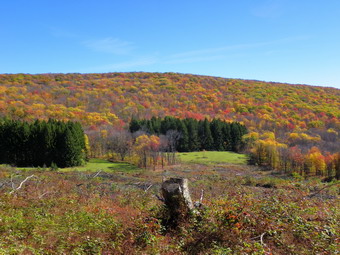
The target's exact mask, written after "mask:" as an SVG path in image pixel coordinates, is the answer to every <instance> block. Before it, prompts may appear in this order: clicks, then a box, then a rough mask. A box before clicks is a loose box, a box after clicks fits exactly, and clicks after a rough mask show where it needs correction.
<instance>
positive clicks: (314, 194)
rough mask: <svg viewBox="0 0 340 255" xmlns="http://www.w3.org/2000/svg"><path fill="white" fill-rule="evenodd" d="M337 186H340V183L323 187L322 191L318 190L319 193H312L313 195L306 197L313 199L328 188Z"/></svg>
mask: <svg viewBox="0 0 340 255" xmlns="http://www.w3.org/2000/svg"><path fill="white" fill-rule="evenodd" d="M335 185H340V182H336V183H332V184H330V185H327V186H325V187H323V188H322V189H320V190H318V191H316V192H314V193H312V194H310V195H308V196H306V197H309V198H312V197H314V196H316V195H317V194H319V193H320V192H321V191H323V190H325V189H328V188H330V187H332V186H335Z"/></svg>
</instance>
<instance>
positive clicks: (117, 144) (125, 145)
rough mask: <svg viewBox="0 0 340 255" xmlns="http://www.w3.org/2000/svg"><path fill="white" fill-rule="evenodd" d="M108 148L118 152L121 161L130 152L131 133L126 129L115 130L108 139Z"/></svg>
mask: <svg viewBox="0 0 340 255" xmlns="http://www.w3.org/2000/svg"><path fill="white" fill-rule="evenodd" d="M108 149H109V150H111V151H113V152H115V153H117V154H119V156H120V159H121V160H122V161H124V160H125V157H126V156H127V155H128V154H129V153H130V152H131V149H132V135H131V133H130V132H128V131H126V130H120V131H115V132H113V134H112V135H111V136H110V137H109V139H108Z"/></svg>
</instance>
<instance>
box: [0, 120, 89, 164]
mask: <svg viewBox="0 0 340 255" xmlns="http://www.w3.org/2000/svg"><path fill="white" fill-rule="evenodd" d="M0 141H1V142H0V163H1V164H9V165H15V166H34V167H36V166H40V167H42V166H47V167H50V166H52V165H53V166H55V165H56V166H58V167H72V166H79V165H82V164H84V163H85V158H86V147H85V137H84V131H83V129H82V127H81V125H80V124H79V123H76V122H71V121H68V122H62V121H56V120H49V121H39V120H36V121H34V122H32V123H29V122H24V121H17V120H8V119H3V120H1V121H0Z"/></svg>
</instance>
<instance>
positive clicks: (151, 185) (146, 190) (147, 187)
mask: <svg viewBox="0 0 340 255" xmlns="http://www.w3.org/2000/svg"><path fill="white" fill-rule="evenodd" d="M152 186H153V184H150V185H149V187H147V188H146V190H144V192H145V193H146V192H147V191H148V190H149V189H150V188H151V187H152Z"/></svg>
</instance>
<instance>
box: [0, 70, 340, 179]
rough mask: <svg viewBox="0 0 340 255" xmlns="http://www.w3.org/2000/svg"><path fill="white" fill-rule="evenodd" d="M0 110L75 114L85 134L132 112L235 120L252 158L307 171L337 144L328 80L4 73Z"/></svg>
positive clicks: (328, 162) (333, 157) (338, 94)
mask: <svg viewBox="0 0 340 255" xmlns="http://www.w3.org/2000/svg"><path fill="white" fill-rule="evenodd" d="M0 113H1V115H3V116H7V117H9V118H12V119H22V120H33V119H36V118H39V119H48V118H55V119H60V120H78V121H80V122H81V123H82V124H83V126H84V129H85V131H86V132H87V134H88V135H89V138H90V140H92V142H94V141H98V140H100V139H99V138H100V137H101V138H105V137H107V136H108V135H109V134H110V132H111V131H110V130H113V129H122V128H127V127H128V124H129V121H130V120H131V118H132V117H134V118H137V119H144V118H145V119H150V118H151V117H153V116H156V117H165V116H174V117H178V118H194V119H198V120H203V119H204V118H208V119H212V118H216V119H221V120H224V121H239V122H240V123H242V124H244V125H245V126H246V127H247V129H248V130H249V134H248V135H247V137H246V138H245V139H247V141H248V143H249V148H248V149H249V151H251V153H252V155H253V160H254V162H255V163H257V164H259V165H269V166H270V167H273V168H279V169H284V170H285V171H286V170H287V169H295V170H296V171H300V172H303V171H305V168H308V169H309V170H308V171H307V172H308V173H310V174H314V173H317V171H321V172H319V174H325V172H326V171H335V168H336V167H337V166H336V163H335V162H337V160H338V158H339V154H336V153H338V152H339V151H340V138H339V132H340V90H339V89H335V88H324V87H313V86H306V85H289V84H281V83H268V82H261V81H250V80H237V79H224V78H216V77H208V76H197V75H188V74H176V73H164V74H161V73H106V74H41V75H25V74H14V75H6V74H3V75H0ZM337 157H338V158H337ZM338 161H339V160H338ZM287 171H288V170H287Z"/></svg>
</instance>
